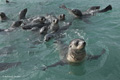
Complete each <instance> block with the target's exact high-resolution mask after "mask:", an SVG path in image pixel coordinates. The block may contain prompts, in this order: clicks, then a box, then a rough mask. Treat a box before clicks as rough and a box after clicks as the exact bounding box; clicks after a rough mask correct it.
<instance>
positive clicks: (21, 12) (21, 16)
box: [19, 8, 27, 19]
mask: <svg viewBox="0 0 120 80" xmlns="http://www.w3.org/2000/svg"><path fill="white" fill-rule="evenodd" d="M26 13H27V8H25V9H23V10H22V11H20V12H19V19H25V16H26Z"/></svg>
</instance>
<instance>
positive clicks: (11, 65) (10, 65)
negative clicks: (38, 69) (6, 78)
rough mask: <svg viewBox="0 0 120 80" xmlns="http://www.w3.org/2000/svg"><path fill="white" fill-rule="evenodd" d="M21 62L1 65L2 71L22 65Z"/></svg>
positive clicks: (0, 69)
mask: <svg viewBox="0 0 120 80" xmlns="http://www.w3.org/2000/svg"><path fill="white" fill-rule="evenodd" d="M20 64H21V62H13V63H0V71H3V70H7V69H9V68H12V67H15V66H18V65H20Z"/></svg>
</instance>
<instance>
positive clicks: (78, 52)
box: [43, 39, 105, 70]
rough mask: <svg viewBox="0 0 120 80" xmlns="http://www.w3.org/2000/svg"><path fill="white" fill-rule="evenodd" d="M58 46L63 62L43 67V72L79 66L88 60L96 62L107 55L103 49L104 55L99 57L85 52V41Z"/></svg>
mask: <svg viewBox="0 0 120 80" xmlns="http://www.w3.org/2000/svg"><path fill="white" fill-rule="evenodd" d="M57 45H58V46H59V50H60V59H61V60H60V61H58V62H56V63H54V64H52V65H49V66H45V67H43V70H46V69H47V68H50V67H55V66H58V65H64V64H78V63H81V62H82V61H84V60H85V59H86V58H87V60H95V59H98V58H99V57H100V56H101V55H102V54H104V53H105V50H104V49H103V51H102V53H101V54H99V55H93V56H92V55H88V54H87V53H86V50H85V46H86V42H85V41H84V40H83V39H74V40H72V41H71V42H70V44H69V45H65V44H63V43H62V42H60V41H57Z"/></svg>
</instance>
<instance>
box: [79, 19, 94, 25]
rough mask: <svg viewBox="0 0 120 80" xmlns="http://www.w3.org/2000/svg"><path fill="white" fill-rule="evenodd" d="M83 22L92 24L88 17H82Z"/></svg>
mask: <svg viewBox="0 0 120 80" xmlns="http://www.w3.org/2000/svg"><path fill="white" fill-rule="evenodd" d="M81 20H82V21H83V22H85V23H87V24H91V23H92V22H91V21H90V20H89V19H87V18H82V19H81Z"/></svg>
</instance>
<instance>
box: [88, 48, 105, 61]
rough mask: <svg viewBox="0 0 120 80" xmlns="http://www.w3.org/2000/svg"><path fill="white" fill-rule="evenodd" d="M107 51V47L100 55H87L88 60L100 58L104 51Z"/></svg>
mask: <svg viewBox="0 0 120 80" xmlns="http://www.w3.org/2000/svg"><path fill="white" fill-rule="evenodd" d="M105 52H106V50H105V49H103V50H102V52H101V54H99V55H87V56H88V57H87V60H96V59H98V58H99V57H101V56H102V55H103V54H104V53H105Z"/></svg>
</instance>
